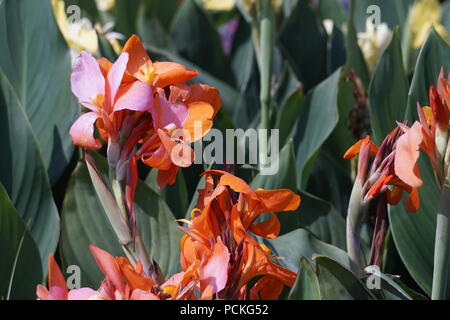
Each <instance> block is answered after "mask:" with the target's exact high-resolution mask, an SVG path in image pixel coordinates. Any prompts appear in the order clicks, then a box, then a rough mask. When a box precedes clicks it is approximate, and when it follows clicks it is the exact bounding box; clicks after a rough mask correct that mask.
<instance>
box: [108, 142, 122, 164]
mask: <svg viewBox="0 0 450 320" xmlns="http://www.w3.org/2000/svg"><path fill="white" fill-rule="evenodd" d="M107 157H108V164H109V165H110V166H111V167H115V166H116V165H117V162H118V161H119V158H120V145H119V144H118V143H117V142H111V141H109V143H108V150H107Z"/></svg>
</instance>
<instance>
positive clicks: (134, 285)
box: [116, 257, 156, 291]
mask: <svg viewBox="0 0 450 320" xmlns="http://www.w3.org/2000/svg"><path fill="white" fill-rule="evenodd" d="M116 261H117V263H118V265H119V267H120V270H121V271H122V273H123V275H124V277H125V279H126V280H127V283H128V285H129V286H130V289H131V290H132V291H133V290H135V289H141V290H144V291H149V290H150V289H151V288H152V287H153V286H154V285H155V284H156V283H155V282H154V281H153V280H152V279H150V278H147V277H145V276H143V275H142V274H139V273H138V272H136V270H134V268H133V266H132V265H131V264H130V262H129V261H128V259H127V258H124V257H118V258H116Z"/></svg>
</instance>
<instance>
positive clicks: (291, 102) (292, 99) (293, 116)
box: [275, 90, 305, 144]
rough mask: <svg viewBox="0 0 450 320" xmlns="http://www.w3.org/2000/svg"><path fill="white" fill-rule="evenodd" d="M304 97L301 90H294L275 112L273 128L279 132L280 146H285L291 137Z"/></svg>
mask: <svg viewBox="0 0 450 320" xmlns="http://www.w3.org/2000/svg"><path fill="white" fill-rule="evenodd" d="M304 102H305V97H304V96H303V92H302V91H301V90H294V91H293V92H292V93H291V94H290V95H289V96H288V97H287V98H286V99H285V101H284V102H283V104H282V105H281V108H280V110H279V111H278V112H277V119H276V124H275V128H278V129H279V130H280V132H279V134H280V144H285V143H287V142H288V139H289V138H291V137H292V135H293V130H295V125H296V123H297V119H298V118H297V117H298V114H299V113H300V112H301V110H302V108H303V106H304Z"/></svg>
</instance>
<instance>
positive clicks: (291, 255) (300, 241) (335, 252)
mask: <svg viewBox="0 0 450 320" xmlns="http://www.w3.org/2000/svg"><path fill="white" fill-rule="evenodd" d="M261 241H262V242H263V243H264V244H265V245H266V246H267V247H268V248H269V249H270V250H272V254H273V255H274V256H277V257H282V259H279V260H278V263H279V264H280V265H282V266H284V267H286V268H288V269H291V270H292V271H294V272H297V270H298V262H299V261H300V258H301V257H305V258H306V259H308V261H309V262H310V263H313V256H315V255H324V256H327V257H330V258H332V259H334V260H336V261H339V263H341V264H342V265H345V266H348V265H349V261H348V256H347V253H346V252H345V251H343V250H341V249H339V248H337V247H335V246H332V245H330V244H328V243H325V242H323V241H321V240H319V239H318V238H316V237H315V236H314V235H313V234H312V233H311V232H309V231H308V230H305V229H297V230H295V231H292V232H289V233H287V234H284V235H282V236H279V237H278V238H275V239H270V240H269V239H261Z"/></svg>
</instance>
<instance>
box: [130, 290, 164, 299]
mask: <svg viewBox="0 0 450 320" xmlns="http://www.w3.org/2000/svg"><path fill="white" fill-rule="evenodd" d="M130 300H160V299H159V297H158V296H157V295H155V294H153V293H151V292H145V291H143V290H141V289H135V290H133V292H132V293H131V296H130Z"/></svg>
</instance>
